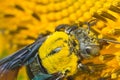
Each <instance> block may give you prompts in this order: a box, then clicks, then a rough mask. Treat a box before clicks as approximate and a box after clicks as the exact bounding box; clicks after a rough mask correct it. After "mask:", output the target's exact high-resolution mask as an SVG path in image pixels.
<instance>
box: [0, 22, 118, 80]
mask: <svg viewBox="0 0 120 80" xmlns="http://www.w3.org/2000/svg"><path fill="white" fill-rule="evenodd" d="M93 21H94V22H96V21H95V20H92V22H91V21H89V22H87V23H83V24H82V25H80V24H78V23H77V24H72V25H68V24H62V25H59V26H58V27H57V28H56V29H55V32H53V33H50V34H41V35H40V36H39V38H38V39H36V41H35V42H33V43H32V44H29V45H27V46H25V47H23V48H22V49H20V50H18V51H17V52H15V53H14V54H13V55H10V56H8V57H6V58H4V59H2V60H0V80H15V79H16V77H17V73H18V71H19V69H20V68H21V67H23V66H26V69H27V73H28V76H29V78H30V80H62V79H64V78H66V79H67V80H71V79H72V77H71V76H73V75H74V74H76V72H77V71H78V70H79V69H82V70H86V71H88V72H90V73H91V72H92V71H91V70H90V69H89V68H88V67H87V66H86V65H84V64H82V62H81V61H82V60H83V59H86V58H87V59H88V58H91V57H95V56H98V55H99V53H100V50H101V49H102V46H104V45H105V43H107V42H112V43H118V44H120V42H117V41H113V40H107V39H98V37H97V35H96V34H95V33H94V32H93V31H91V29H90V27H91V26H92V25H94V24H93ZM83 25H87V26H88V27H87V28H86V27H82V26H83Z"/></svg>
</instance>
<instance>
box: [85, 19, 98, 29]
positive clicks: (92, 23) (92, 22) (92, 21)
mask: <svg viewBox="0 0 120 80" xmlns="http://www.w3.org/2000/svg"><path fill="white" fill-rule="evenodd" d="M97 21H98V20H97V19H92V20H90V21H88V22H85V24H86V25H87V26H88V31H90V28H91V26H94V25H95V24H96V23H97Z"/></svg>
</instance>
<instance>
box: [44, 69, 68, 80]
mask: <svg viewBox="0 0 120 80" xmlns="http://www.w3.org/2000/svg"><path fill="white" fill-rule="evenodd" d="M67 73H69V70H68V69H66V70H65V71H64V72H58V73H54V74H52V77H50V78H48V79H46V80H63V78H65V77H66V75H67ZM68 80H70V79H68Z"/></svg>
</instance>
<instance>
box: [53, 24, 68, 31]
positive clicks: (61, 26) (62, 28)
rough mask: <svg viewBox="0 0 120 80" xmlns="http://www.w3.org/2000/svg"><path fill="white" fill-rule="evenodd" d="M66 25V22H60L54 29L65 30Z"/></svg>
mask: <svg viewBox="0 0 120 80" xmlns="http://www.w3.org/2000/svg"><path fill="white" fill-rule="evenodd" d="M68 26H69V25H68V24H60V25H58V26H57V27H56V28H55V31H65V29H66V27H68Z"/></svg>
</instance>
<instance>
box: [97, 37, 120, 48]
mask: <svg viewBox="0 0 120 80" xmlns="http://www.w3.org/2000/svg"><path fill="white" fill-rule="evenodd" d="M98 42H99V44H100V48H101V49H102V48H103V46H106V45H108V44H109V42H110V43H114V44H120V42H119V41H116V40H110V39H98Z"/></svg>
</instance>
